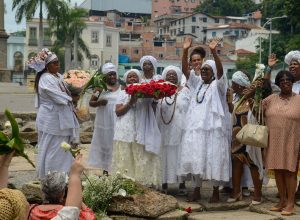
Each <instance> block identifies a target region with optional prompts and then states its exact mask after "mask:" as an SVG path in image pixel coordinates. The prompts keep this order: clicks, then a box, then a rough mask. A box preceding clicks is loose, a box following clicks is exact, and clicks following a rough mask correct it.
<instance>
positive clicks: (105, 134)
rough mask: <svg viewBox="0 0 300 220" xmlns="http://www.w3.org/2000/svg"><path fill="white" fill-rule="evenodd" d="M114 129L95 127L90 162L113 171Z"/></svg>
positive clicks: (92, 164)
mask: <svg viewBox="0 0 300 220" xmlns="http://www.w3.org/2000/svg"><path fill="white" fill-rule="evenodd" d="M113 138H114V129H113V128H111V129H105V128H97V127H95V128H94V133H93V138H92V143H91V149H90V153H89V157H88V164H89V166H92V167H97V168H102V169H104V170H106V171H109V172H110V171H111V160H112V152H113Z"/></svg>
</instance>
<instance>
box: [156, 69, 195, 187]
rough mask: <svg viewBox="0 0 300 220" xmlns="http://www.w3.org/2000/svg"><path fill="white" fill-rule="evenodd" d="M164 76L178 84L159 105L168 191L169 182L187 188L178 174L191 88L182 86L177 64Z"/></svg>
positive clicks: (159, 120) (163, 76) (163, 170)
mask: <svg viewBox="0 0 300 220" xmlns="http://www.w3.org/2000/svg"><path fill="white" fill-rule="evenodd" d="M162 78H163V79H164V80H166V81H169V82H171V83H173V84H175V85H178V88H177V92H176V94H174V95H173V96H171V97H165V98H163V99H161V100H160V101H159V103H158V106H157V118H158V126H159V128H160V132H161V136H162V146H161V148H162V173H163V177H162V178H163V179H162V182H163V185H162V189H163V190H164V191H165V192H167V189H168V183H177V182H179V183H180V185H179V189H180V190H181V191H183V190H184V189H185V185H184V182H183V181H182V179H181V178H180V177H179V176H178V175H177V172H178V166H179V161H178V160H179V155H180V152H181V139H182V133H183V124H184V119H185V115H186V112H187V108H188V105H189V101H190V90H189V89H188V87H182V86H181V78H182V71H181V69H180V68H178V67H176V66H168V67H166V68H165V69H164V71H163V73H162Z"/></svg>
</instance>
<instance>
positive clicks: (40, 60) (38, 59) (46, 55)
mask: <svg viewBox="0 0 300 220" xmlns="http://www.w3.org/2000/svg"><path fill="white" fill-rule="evenodd" d="M54 60H58V58H57V56H56V54H55V53H52V52H51V51H50V50H49V49H48V48H43V49H42V50H41V51H40V52H39V53H38V54H37V55H36V56H35V57H31V58H30V59H29V60H28V62H27V63H28V66H29V67H30V68H32V69H34V70H35V71H36V72H41V71H42V70H44V69H45V67H46V65H47V64H49V63H51V62H52V61H54Z"/></svg>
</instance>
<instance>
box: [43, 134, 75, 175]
mask: <svg viewBox="0 0 300 220" xmlns="http://www.w3.org/2000/svg"><path fill="white" fill-rule="evenodd" d="M64 141H65V142H67V143H69V142H70V137H69V136H57V135H51V134H48V133H45V132H41V131H40V132H39V133H38V156H37V174H38V177H39V178H40V179H41V178H43V177H44V176H45V175H47V174H48V172H49V171H59V172H69V171H70V168H71V165H72V162H73V156H72V154H71V153H70V152H66V151H64V150H63V149H62V148H61V146H60V145H61V143H62V142H64Z"/></svg>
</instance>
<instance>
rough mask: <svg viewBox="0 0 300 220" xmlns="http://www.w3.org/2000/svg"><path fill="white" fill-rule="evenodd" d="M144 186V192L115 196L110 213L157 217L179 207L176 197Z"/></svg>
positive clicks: (109, 209)
mask: <svg viewBox="0 0 300 220" xmlns="http://www.w3.org/2000/svg"><path fill="white" fill-rule="evenodd" d="M139 187H141V188H143V193H141V194H138V195H132V196H126V197H121V196H118V197H113V199H112V202H111V205H110V207H109V208H108V212H109V213H121V214H125V215H130V216H136V217H142V218H143V217H145V218H157V217H158V216H160V215H163V214H165V213H167V212H169V211H172V210H174V209H176V208H177V207H178V203H177V200H176V198H174V197H173V196H169V195H165V194H161V193H159V192H157V191H154V190H151V189H149V188H145V187H143V186H141V185H140V186H139Z"/></svg>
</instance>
